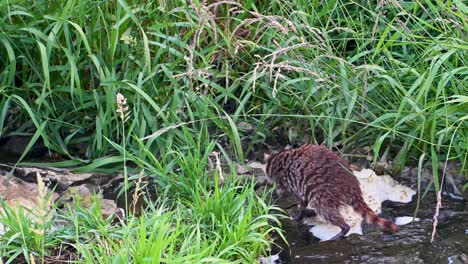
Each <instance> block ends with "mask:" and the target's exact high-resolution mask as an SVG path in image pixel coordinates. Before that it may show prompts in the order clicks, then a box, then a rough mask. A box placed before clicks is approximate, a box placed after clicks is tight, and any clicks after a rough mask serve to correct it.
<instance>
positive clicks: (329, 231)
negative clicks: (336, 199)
mask: <svg viewBox="0 0 468 264" xmlns="http://www.w3.org/2000/svg"><path fill="white" fill-rule="evenodd" d="M353 173H354V175H355V176H356V177H357V178H358V180H359V183H360V185H361V190H362V196H363V198H364V201H365V202H366V203H367V204H368V205H369V207H370V208H371V209H372V210H373V211H374V212H376V213H377V214H379V213H380V211H381V209H382V202H383V201H386V200H390V201H394V202H401V203H408V202H411V199H412V197H413V195H414V194H416V191H414V190H413V189H411V188H409V187H406V186H403V185H401V184H399V183H398V182H397V181H395V180H394V179H393V178H392V177H390V176H389V175H382V176H378V175H376V174H375V172H374V171H373V170H370V169H363V170H361V171H354V172H353ZM340 212H341V215H343V217H344V218H345V220H346V223H348V225H349V226H350V230H349V232H348V233H347V234H346V236H349V235H350V234H360V235H362V227H361V223H362V220H363V218H362V216H361V215H360V214H358V213H356V212H355V211H354V210H353V209H352V208H351V207H344V208H342V209H341V210H340ZM304 222H305V223H306V224H311V225H315V226H314V227H312V228H311V229H310V230H309V231H310V232H311V233H312V234H313V235H314V236H315V237H317V238H319V239H320V240H321V241H324V240H329V239H330V238H332V237H334V236H335V235H337V234H338V233H339V232H340V231H341V229H340V228H339V227H337V226H334V225H331V224H327V223H325V221H323V219H319V218H317V217H315V218H310V219H306V220H305V221H304Z"/></svg>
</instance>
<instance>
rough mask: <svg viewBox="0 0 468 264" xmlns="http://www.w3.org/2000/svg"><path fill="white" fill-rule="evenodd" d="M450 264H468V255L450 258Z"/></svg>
mask: <svg viewBox="0 0 468 264" xmlns="http://www.w3.org/2000/svg"><path fill="white" fill-rule="evenodd" d="M448 263H449V264H466V263H468V255H466V254H459V255H454V256H450V257H448Z"/></svg>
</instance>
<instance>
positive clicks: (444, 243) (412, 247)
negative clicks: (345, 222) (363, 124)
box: [278, 193, 468, 264]
mask: <svg viewBox="0 0 468 264" xmlns="http://www.w3.org/2000/svg"><path fill="white" fill-rule="evenodd" d="M442 204H443V208H441V209H440V214H439V225H438V227H437V236H436V239H435V241H434V242H433V243H431V233H432V223H433V220H432V219H433V216H434V211H435V205H436V200H435V197H434V195H433V193H429V194H428V195H427V197H426V198H425V199H424V200H422V201H421V204H420V206H419V208H420V209H419V211H418V213H417V217H418V218H420V221H419V222H413V223H410V224H407V225H404V226H401V227H400V230H399V232H398V233H397V234H394V235H389V234H385V233H384V232H382V231H381V230H379V229H377V228H374V227H370V226H364V228H363V232H364V235H363V236H360V235H351V236H349V237H347V238H344V239H341V240H338V241H325V242H319V241H318V239H316V238H314V237H313V236H312V235H311V234H310V233H309V232H308V228H307V227H306V226H304V225H301V224H298V223H296V222H293V221H289V220H285V221H284V222H283V228H284V229H285V231H286V238H287V240H288V241H289V244H290V246H289V248H286V247H284V245H283V247H284V248H286V250H283V251H281V253H280V260H279V261H278V262H279V263H295V264H302V263H453V264H456V263H468V204H467V202H452V201H448V200H443V203H442ZM383 207H384V212H383V216H384V217H389V216H412V215H413V213H414V210H415V208H416V203H415V202H412V203H410V204H395V203H385V204H384V206H383Z"/></svg>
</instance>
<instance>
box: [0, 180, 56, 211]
mask: <svg viewBox="0 0 468 264" xmlns="http://www.w3.org/2000/svg"><path fill="white" fill-rule="evenodd" d="M49 192H50V190H49ZM38 197H39V189H38V186H37V184H33V183H28V182H24V181H22V180H20V179H17V178H10V179H8V178H7V177H5V176H3V175H0V199H2V200H4V201H5V202H6V203H7V204H8V205H10V206H23V207H25V208H27V209H34V208H35V207H37V205H38V201H37V199H38ZM57 198H58V194H56V193H53V194H52V201H55V200H57Z"/></svg>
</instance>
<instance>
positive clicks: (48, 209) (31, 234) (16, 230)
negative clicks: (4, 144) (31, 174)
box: [0, 173, 60, 263]
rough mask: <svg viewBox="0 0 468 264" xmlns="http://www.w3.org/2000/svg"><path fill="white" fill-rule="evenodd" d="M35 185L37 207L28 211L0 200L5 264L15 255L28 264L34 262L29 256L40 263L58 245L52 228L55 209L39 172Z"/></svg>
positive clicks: (0, 244)
mask: <svg viewBox="0 0 468 264" xmlns="http://www.w3.org/2000/svg"><path fill="white" fill-rule="evenodd" d="M37 182H38V196H37V201H36V202H37V204H36V203H35V204H34V206H31V208H26V207H24V206H23V205H22V204H16V205H15V206H12V205H10V204H8V203H6V202H5V201H0V223H1V224H2V226H3V234H1V235H0V255H1V256H2V257H5V259H6V263H12V261H14V260H15V259H16V258H18V257H19V256H22V257H23V258H24V259H25V260H26V261H27V262H28V263H31V262H32V261H34V258H32V257H33V256H34V257H37V258H39V259H42V260H44V257H45V256H47V255H48V254H49V252H50V251H51V250H53V249H54V248H55V247H57V246H58V245H59V244H60V241H59V240H58V239H57V238H56V237H55V235H56V230H54V229H53V225H54V219H53V216H54V213H55V206H54V204H53V196H52V193H51V192H49V191H48V189H47V187H46V186H45V185H44V183H43V181H42V178H41V176H40V174H39V173H37ZM31 202H33V201H31ZM33 203H34V202H33Z"/></svg>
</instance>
